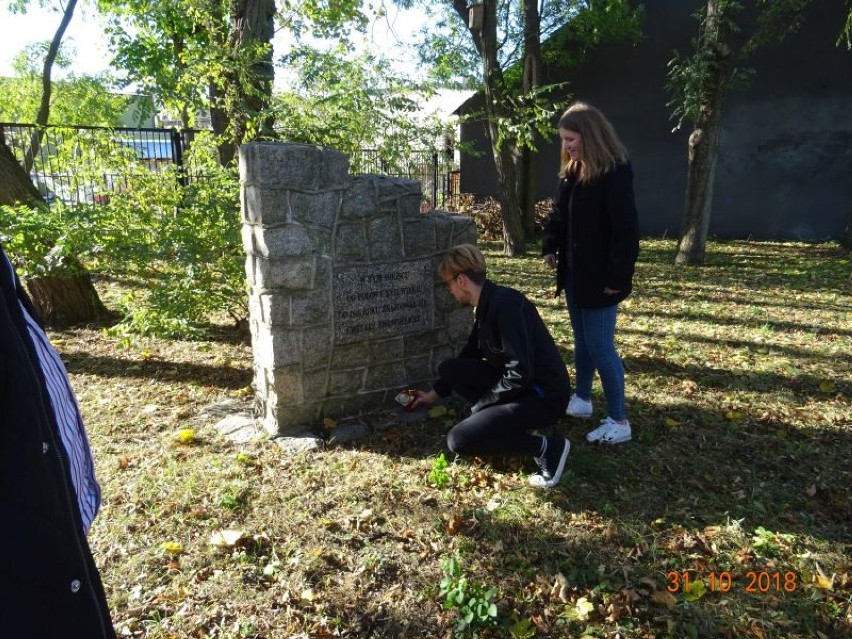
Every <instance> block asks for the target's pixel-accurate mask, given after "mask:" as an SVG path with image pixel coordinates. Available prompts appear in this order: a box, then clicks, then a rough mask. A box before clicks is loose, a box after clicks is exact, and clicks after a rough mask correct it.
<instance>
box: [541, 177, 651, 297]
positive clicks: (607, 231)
mask: <svg viewBox="0 0 852 639" xmlns="http://www.w3.org/2000/svg"><path fill="white" fill-rule="evenodd" d="M572 191H573V193H572ZM569 202H570V211H569ZM569 219H570V221H571V231H572V232H571V238H572V246H571V252H572V255H573V265H572V269H571V271H570V273H571V274H572V276H573V278H574V296H575V303H576V305H577V306H579V307H581V308H601V307H604V306H610V305H612V304H617V303H618V302H621V301H622V300H623V299H624V298H626V297H627V296H628V295H630V292H631V291H632V290H633V271H634V269H635V264H636V258H637V256H638V255H639V218H638V214H637V212H636V201H635V198H634V195H633V169H632V168H631V166H630V164H629V163H625V164H619V165H618V166H616V167H615V168H614V169H612V170H610V171H608V172H607V173H605V174H604V175H603V176H601V177H600V178H598V179H597V180H595V181H593V182H591V183H589V184H581V183H579V182H577V180H576V178H575V177H573V176H569V177H567V178H562V179H560V180H559V184H558V186H557V190H556V196H555V198H554V203H553V211H552V213H551V214H550V218H549V219H548V222H547V224H546V225H545V228H544V240H543V242H542V255H549V254H555V255H557V257H558V263H557V270H556V294H557V295H559V293H560V292H561V291H562V290H563V289H564V288H565V276H566V273H567V272H569V271H568V269H567V264H566V255H565V248H566V242H567V241H568V221H569ZM605 287H607V288H611V289H613V290H616V291H618V294H616V295H605V294H604V288H605Z"/></svg>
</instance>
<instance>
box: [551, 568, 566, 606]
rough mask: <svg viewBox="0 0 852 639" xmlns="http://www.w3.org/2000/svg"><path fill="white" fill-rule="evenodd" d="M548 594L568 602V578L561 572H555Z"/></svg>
mask: <svg viewBox="0 0 852 639" xmlns="http://www.w3.org/2000/svg"><path fill="white" fill-rule="evenodd" d="M550 596H551V597H555V598H557V599H559V601H561V602H562V603H568V580H567V579H566V578H565V575H563V574H562V573H561V572H559V573H556V583H554V584H553V587H552V588H551V589H550Z"/></svg>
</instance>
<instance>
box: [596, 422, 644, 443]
mask: <svg viewBox="0 0 852 639" xmlns="http://www.w3.org/2000/svg"><path fill="white" fill-rule="evenodd" d="M632 436H633V434H632V432H631V430H630V422H624V423H623V424H619V423H618V422H617V421H615V420H614V419H613V418H612V417H607V418H606V419H603V420H601V425H600V426H598V427H597V428H596V429H595V430H593V431H592V432H590V433H588V434H587V435H586V441H589V442H592V443H595V442H600V443H601V444H622V443H624V442H629V441H630V439H631V438H632Z"/></svg>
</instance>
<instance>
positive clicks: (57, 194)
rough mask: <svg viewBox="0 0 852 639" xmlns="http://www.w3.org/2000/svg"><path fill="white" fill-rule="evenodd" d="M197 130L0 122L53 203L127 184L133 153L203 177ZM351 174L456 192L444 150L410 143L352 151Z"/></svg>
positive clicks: (432, 200)
mask: <svg viewBox="0 0 852 639" xmlns="http://www.w3.org/2000/svg"><path fill="white" fill-rule="evenodd" d="M197 134H198V131H195V130H177V129H151V128H125V127H116V128H108V127H95V126H73V127H63V126H47V127H44V128H39V127H37V126H36V125H33V124H14V123H0V137H2V139H3V140H4V141H5V143H6V145H7V146H8V147H9V148H10V150H11V151H12V153H13V154H14V155H15V157H16V158H17V159H18V161H19V162H20V163H21V165H22V166H23V167H24V168H25V170H26V171H27V173H28V174H29V176H30V178H31V179H32V181H33V184H35V186H36V188H38V190H39V192H40V193H41V194H42V195H43V196H44V197H45V199H46V200H47V202H48V204H50V203H52V202H55V201H56V200H61V201H63V202H64V203H66V204H82V203H98V202H102V201H106V200H107V199H108V198H109V194H110V193H112V192H115V191H117V190H120V189H122V188H124V187H125V186H126V184H127V179H128V176H127V172H126V171H123V170H121V167H126V166H127V162H128V160H129V161H131V162H132V163H133V165H134V166H135V167H137V168H144V169H146V170H148V171H153V172H161V171H163V170H164V169H165V167H169V166H176V167H177V168H178V169H179V170H178V171H176V175H177V179H178V180H179V181H181V182H182V183H184V184H187V183H190V182H192V181H194V180H199V179H204V174H203V172H202V171H200V170H198V169H197V168H196V167H194V166H192V161H191V155H189V154H187V151H188V150H189V148H190V146H191V145H192V143H193V140H194V138H195V136H196V135H197ZM351 171H352V173H353V174H362V175H363V174H377V175H389V176H395V177H406V178H409V179H415V180H420V181H421V183H422V185H423V196H424V204H427V205H430V206H431V208H433V209H434V208H437V207H439V206H443V205H444V203H445V202H446V201H447V199H448V198H449V197H450V196H452V195H454V194H457V193H458V186H459V179H458V177H459V171H458V169H457V167H455V166H454V165H453V163H452V161H451V159H449V158H446V157H445V156H444V155H443V154H439V153H434V152H432V151H413V152H411V153H410V154H409V155H408V156H407V157H406V158H405V159H404V160H402V161H400V162H395V163H389V162H387V161H385V160H383V159H382V157H381V155H380V153H379V151H378V150H376V149H364V150H361V151H358V152H357V153H355V154H353V155H352V160H351Z"/></svg>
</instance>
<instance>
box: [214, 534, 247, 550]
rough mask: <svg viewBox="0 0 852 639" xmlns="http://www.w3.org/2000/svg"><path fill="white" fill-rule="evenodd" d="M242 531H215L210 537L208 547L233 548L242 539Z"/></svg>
mask: <svg viewBox="0 0 852 639" xmlns="http://www.w3.org/2000/svg"><path fill="white" fill-rule="evenodd" d="M244 534H245V533H243V531H242V530H217V531H216V532H214V533H213V534H212V535H210V545H212V546H218V547H220V548H233V547H234V546H236V545H237V544H238V543H239V541H240V540H241V539H242V538H243V535H244Z"/></svg>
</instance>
